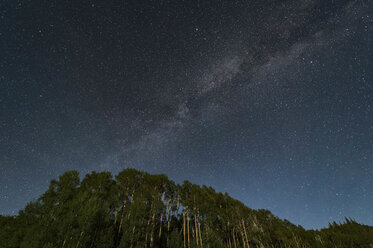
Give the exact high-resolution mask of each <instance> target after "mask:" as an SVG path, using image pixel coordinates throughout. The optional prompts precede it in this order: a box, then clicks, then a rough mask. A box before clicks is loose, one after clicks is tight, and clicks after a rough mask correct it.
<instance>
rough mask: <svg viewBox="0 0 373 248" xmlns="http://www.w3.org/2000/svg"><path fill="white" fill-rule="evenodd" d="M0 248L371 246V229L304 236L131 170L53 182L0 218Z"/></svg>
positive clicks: (352, 226) (225, 199) (349, 227)
mask: <svg viewBox="0 0 373 248" xmlns="http://www.w3.org/2000/svg"><path fill="white" fill-rule="evenodd" d="M0 247H5V248H51V247H62V248H70V247H71V248H72V247H74V248H79V247H81V248H83V247H90V248H96V247H97V248H117V247H118V248H125V247H133V248H134V247H188V248H189V247H201V248H202V247H211V248H219V247H230V248H238V247H244V248H246V247H251V248H253V247H254V248H255V247H257V248H264V247H279V248H280V247H284V248H285V247H286V248H293V247H294V248H295V247H297V248H298V247H302V248H310V247H315V248H319V247H320V248H321V247H325V248H328V247H333V248H338V247H361V248H372V247H373V227H370V226H364V225H361V224H358V223H357V222H355V221H354V220H352V219H348V218H346V220H345V222H344V223H342V224H336V223H332V224H330V226H329V228H326V229H322V230H317V231H314V230H309V231H307V230H305V229H303V228H302V227H301V226H296V225H293V224H292V223H290V222H289V221H287V220H281V219H279V218H278V217H276V216H274V215H273V214H272V213H271V212H269V211H268V210H252V209H249V208H248V207H246V206H244V205H243V204H242V203H241V202H239V201H237V200H235V199H233V198H231V197H230V196H229V195H228V194H222V193H217V192H215V190H214V189H213V188H211V187H206V186H202V187H200V186H198V185H194V184H192V183H190V182H188V181H185V182H184V183H183V184H182V185H176V184H175V183H174V182H172V181H170V180H169V179H168V178H167V176H165V175H149V174H147V173H145V172H141V171H137V170H134V169H126V170H124V171H122V172H120V173H119V174H118V175H117V176H116V177H115V179H113V177H112V175H111V174H110V173H109V172H100V173H97V172H92V173H91V174H88V175H86V176H85V178H84V179H83V180H82V181H81V182H80V179H79V174H78V172H77V171H69V172H66V173H64V174H63V175H62V176H60V177H59V180H52V181H51V183H50V186H49V188H48V190H47V191H46V192H45V193H44V194H43V195H42V196H41V197H40V198H39V199H37V200H36V201H34V202H31V203H29V204H27V205H26V207H25V208H24V209H23V210H21V211H20V213H19V215H18V216H16V217H9V216H0Z"/></svg>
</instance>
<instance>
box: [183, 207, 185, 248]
mask: <svg viewBox="0 0 373 248" xmlns="http://www.w3.org/2000/svg"><path fill="white" fill-rule="evenodd" d="M183 236H184V248H185V212H183Z"/></svg>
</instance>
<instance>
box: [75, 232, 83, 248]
mask: <svg viewBox="0 0 373 248" xmlns="http://www.w3.org/2000/svg"><path fill="white" fill-rule="evenodd" d="M83 234H84V232H83V231H82V232H81V233H80V236H79V239H78V243H77V244H76V248H78V247H79V244H80V239H81V238H82V236H83Z"/></svg>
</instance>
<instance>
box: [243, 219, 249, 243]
mask: <svg viewBox="0 0 373 248" xmlns="http://www.w3.org/2000/svg"><path fill="white" fill-rule="evenodd" d="M242 226H243V230H244V232H245V238H246V244H247V247H248V248H250V245H249V239H248V238H247V233H246V227H245V221H244V220H243V219H242Z"/></svg>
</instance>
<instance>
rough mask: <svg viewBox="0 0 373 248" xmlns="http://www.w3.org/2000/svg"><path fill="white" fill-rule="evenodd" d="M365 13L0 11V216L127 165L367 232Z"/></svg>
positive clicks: (147, 8) (257, 7) (266, 5)
mask: <svg viewBox="0 0 373 248" xmlns="http://www.w3.org/2000/svg"><path fill="white" fill-rule="evenodd" d="M372 24H373V3H372V2H371V1H358V0H356V1H352V0H350V1H349V0H343V1H322V0H302V1H295V0H287V1H269V0H264V1H263V0H261V1H239V0H236V1H222V0H219V1H202V0H201V1H181V0H180V1H174V0H172V1H171V0H168V1H167V0H159V1H123V0H121V1H119V0H113V1H67V0H65V1H50V0H49V1H42V0H36V1H22V0H19V1H13V0H5V1H1V3H0V52H1V59H0V214H16V213H17V212H18V210H20V209H21V208H22V207H24V205H25V204H26V203H27V202H28V201H30V200H32V199H35V198H37V197H38V196H39V195H40V194H42V193H43V192H44V191H45V190H46V189H47V187H48V184H49V181H50V180H51V179H53V178H56V177H58V175H60V174H61V173H63V172H64V171H66V170H70V169H77V170H79V171H80V172H81V174H82V175H84V174H85V173H87V172H90V171H91V170H96V171H102V170H110V171H112V172H113V173H114V174H115V173H118V172H119V171H121V170H122V169H124V168H128V167H133V168H137V169H142V170H146V171H148V172H150V173H165V174H167V175H168V176H169V177H170V178H171V179H172V180H175V181H176V182H182V181H183V180H190V181H191V182H194V183H198V184H206V185H209V186H212V187H214V188H216V189H217V190H218V191H223V192H228V193H229V194H230V195H231V196H233V197H235V198H237V199H238V200H241V201H242V202H244V203H245V204H246V205H247V206H249V207H251V208H265V209H269V210H270V211H272V212H273V213H274V214H275V215H277V216H279V217H280V218H286V219H288V220H290V221H291V222H293V223H295V224H300V225H302V226H304V227H305V228H321V227H325V226H327V224H328V223H329V222H332V221H337V222H338V221H341V220H343V218H344V216H348V217H352V218H353V219H355V220H357V221H359V222H362V223H364V224H369V225H373V214H372V211H371V210H372V206H373V180H372V178H373V111H372V108H373V51H372V49H373V26H372Z"/></svg>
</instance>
